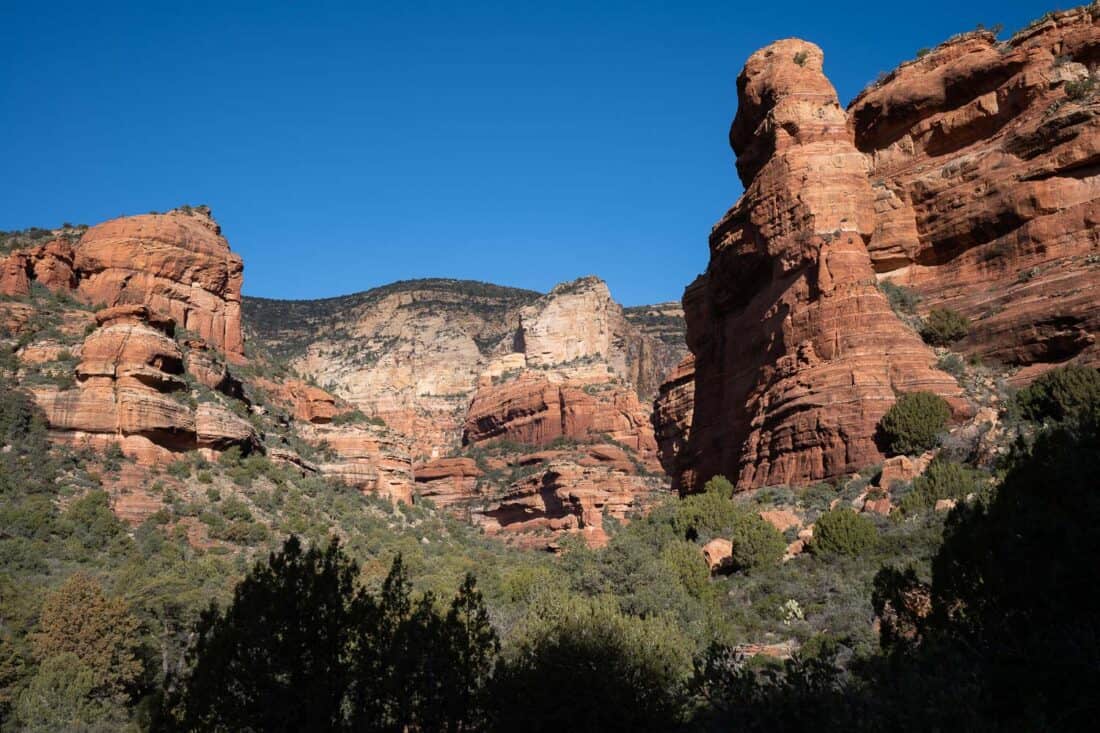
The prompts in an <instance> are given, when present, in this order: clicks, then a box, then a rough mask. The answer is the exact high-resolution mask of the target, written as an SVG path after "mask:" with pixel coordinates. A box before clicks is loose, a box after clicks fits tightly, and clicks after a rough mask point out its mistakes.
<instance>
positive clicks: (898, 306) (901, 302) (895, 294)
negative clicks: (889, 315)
mask: <svg viewBox="0 0 1100 733" xmlns="http://www.w3.org/2000/svg"><path fill="white" fill-rule="evenodd" d="M878 289H879V290H881V291H882V294H883V295H885V296H886V300H888V301H889V302H890V307H891V308H893V310H894V313H897V314H898V315H913V313H915V312H916V310H917V303H919V302H920V296H919V295H917V294H916V293H914V292H913V291H912V290H910V289H909V288H906V287H902V286H901V285H897V284H895V283H892V282H890V281H889V280H883V281H882V282H880V283H879V284H878Z"/></svg>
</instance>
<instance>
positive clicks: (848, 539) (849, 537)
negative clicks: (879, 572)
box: [810, 508, 878, 556]
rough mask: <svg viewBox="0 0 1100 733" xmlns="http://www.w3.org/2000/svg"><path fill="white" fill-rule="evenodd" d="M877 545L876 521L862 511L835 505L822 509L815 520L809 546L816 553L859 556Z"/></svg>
mask: <svg viewBox="0 0 1100 733" xmlns="http://www.w3.org/2000/svg"><path fill="white" fill-rule="evenodd" d="M877 544H878V530H877V529H875V524H874V522H872V521H871V520H870V519H868V518H867V517H865V516H863V515H862V514H856V513H855V512H853V511H852V510H850V509H845V508H838V509H832V510H830V511H827V512H825V513H824V514H822V515H821V516H820V517H818V519H817V522H815V523H814V538H813V540H812V541H811V542H810V549H811V550H812V551H813V553H814V554H815V555H853V556H855V555H861V554H863V553H864V552H866V551H867V550H870V549H872V548H874V546H875V545H877Z"/></svg>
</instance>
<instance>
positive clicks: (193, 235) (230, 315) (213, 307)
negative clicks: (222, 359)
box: [0, 207, 244, 361]
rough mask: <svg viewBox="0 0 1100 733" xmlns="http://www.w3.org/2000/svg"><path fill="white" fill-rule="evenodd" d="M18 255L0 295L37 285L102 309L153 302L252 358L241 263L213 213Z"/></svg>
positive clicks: (126, 226) (113, 226) (177, 213)
mask: <svg viewBox="0 0 1100 733" xmlns="http://www.w3.org/2000/svg"><path fill="white" fill-rule="evenodd" d="M58 234H59V235H62V234H63V235H65V236H59V237H58V238H57V239H53V240H51V241H49V242H47V243H46V244H43V245H38V246H35V247H32V248H28V249H23V250H17V251H15V252H13V253H11V254H10V255H8V257H7V258H5V259H4V260H3V261H2V262H0V273H2V275H0V291H2V292H3V293H4V294H8V295H25V294H26V293H27V292H29V284H30V282H31V281H34V282H38V283H41V284H42V285H44V286H45V287H47V288H49V289H50V290H53V291H57V292H70V293H71V294H72V295H73V296H74V297H76V298H78V299H79V300H81V301H83V302H85V303H90V304H95V305H105V306H114V305H147V306H148V307H149V309H150V311H151V312H153V313H159V314H161V315H164V316H168V317H170V318H171V319H172V320H173V321H174V322H175V323H176V324H177V325H178V326H180V327H181V328H185V329H187V330H188V331H190V332H193V333H194V334H196V335H197V336H198V337H199V338H201V339H202V340H203V341H205V342H206V343H208V344H210V345H211V346H213V347H215V348H217V349H219V350H220V351H222V352H224V354H225V355H226V357H227V358H228V359H230V360H231V361H242V360H243V359H244V341H243V338H242V335H241V281H242V272H243V265H242V262H241V258H240V257H238V256H237V255H235V254H233V253H232V252H231V251H230V250H229V244H228V243H227V242H226V241H225V238H224V237H222V236H221V230H220V228H219V227H218V225H217V224H216V223H215V222H214V220H213V219H212V218H211V216H210V212H209V209H205V208H201V207H200V208H198V209H190V208H187V209H176V210H174V211H171V212H168V213H167V214H147V215H142V216H127V217H121V218H119V219H113V220H111V221H108V222H105V223H103V224H100V225H98V226H95V227H92V228H91V229H88V230H86V231H84V232H83V233H82V234H78V233H76V232H73V231H72V230H65V231H59V232H58Z"/></svg>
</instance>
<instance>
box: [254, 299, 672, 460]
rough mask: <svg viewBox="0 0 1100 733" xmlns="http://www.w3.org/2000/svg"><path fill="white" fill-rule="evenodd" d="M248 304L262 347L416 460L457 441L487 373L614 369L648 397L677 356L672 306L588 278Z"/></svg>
mask: <svg viewBox="0 0 1100 733" xmlns="http://www.w3.org/2000/svg"><path fill="white" fill-rule="evenodd" d="M245 307H246V309H247V310H248V312H249V323H250V327H251V328H252V329H253V330H254V331H255V332H256V334H257V335H258V336H259V337H260V338H261V340H263V341H264V343H265V344H267V345H268V346H269V347H270V348H272V349H273V350H274V351H276V352H277V353H281V354H283V355H284V356H286V357H287V358H288V359H289V360H290V362H291V364H292V365H293V366H294V368H295V369H296V370H298V371H299V372H301V373H304V374H308V375H310V376H312V377H313V378H314V379H315V380H316V381H317V382H318V383H319V384H322V385H324V386H326V387H327V388H328V389H329V390H330V391H333V392H335V393H336V394H337V395H339V396H340V397H341V398H343V399H346V400H347V401H349V402H351V403H352V404H354V405H355V406H356V407H358V408H359V409H361V410H362V411H363V412H364V413H366V414H367V415H369V416H371V417H375V418H380V419H382V420H384V421H385V422H386V424H387V425H388V426H390V427H391V428H393V429H395V430H398V431H399V432H401V433H403V434H405V435H406V436H408V437H409V438H410V439H411V440H412V441H413V452H414V455H416V456H417V457H418V458H419V459H420V460H421V461H422V462H423V461H430V460H433V459H436V458H440V457H444V456H446V455H448V454H450V453H451V452H453V451H454V450H455V449H456V448H457V447H458V446H459V445H461V442H462V435H463V430H464V427H465V424H466V421H467V420H466V418H467V412H468V408H469V407H470V403H471V400H472V399H473V398H474V395H475V392H476V391H477V390H478V389H479V385H480V384H481V380H482V378H483V377H485V376H486V375H489V376H495V377H496V378H497V379H498V380H503V381H509V380H511V379H512V378H513V377H515V376H516V375H518V374H520V373H521V372H523V371H524V370H532V371H540V372H554V373H556V374H561V375H567V376H568V378H569V379H570V380H571V381H572V382H573V383H574V384H575V385H577V386H582V385H584V384H586V383H588V382H589V381H592V380H596V381H599V382H605V381H607V379H608V377H607V375H608V374H609V373H610V374H611V375H612V376H613V377H614V378H615V379H617V380H619V381H620V382H623V383H624V384H626V385H628V388H629V389H630V390H632V391H634V392H635V394H636V395H637V396H638V398H639V399H640V400H642V401H644V402H646V403H648V401H649V398H650V397H651V396H652V395H653V394H654V393H655V392H656V389H657V386H658V385H659V384H660V381H661V380H662V379H663V378H664V376H665V374H666V373H667V372H668V371H669V370H670V369H671V368H672V367H673V366H674V365H675V363H676V361H677V360H678V359H679V358H680V357H681V356H682V352H683V348H682V347H681V346H677V345H676V340H677V339H676V338H675V333H676V329H677V327H678V326H680V325H681V324H682V320H681V319H680V318H679V315H678V309H677V308H676V307H674V306H671V305H669V304H662V305H660V306H654V307H652V308H638V309H632V310H631V312H630V313H626V312H624V310H623V309H622V308H621V307H620V306H619V305H618V304H617V303H615V301H614V300H612V298H611V293H610V292H609V291H608V289H607V285H606V284H604V283H603V282H602V281H600V280H598V279H597V278H592V277H587V278H581V279H579V280H576V281H574V282H571V283H564V284H562V285H560V286H558V287H556V288H554V290H553V291H552V292H551V293H549V294H547V295H545V296H540V295H539V294H537V293H533V292H530V291H524V290H516V289H512V288H503V287H498V286H493V285H488V284H485V283H472V282H465V281H456V280H423V281H410V282H405V283H395V284H393V285H389V286H386V287H383V288H378V289H376V290H372V291H368V292H365V293H361V294H358V295H352V296H346V297H343V298H333V299H328V300H323V301H270V300H262V299H247V301H246V305H245Z"/></svg>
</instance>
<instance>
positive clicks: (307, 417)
mask: <svg viewBox="0 0 1100 733" xmlns="http://www.w3.org/2000/svg"><path fill="white" fill-rule="evenodd" d="M257 381H258V384H259V385H260V386H261V387H262V388H263V389H264V390H266V391H267V392H268V394H269V395H270V397H271V398H272V399H273V400H275V401H276V402H278V403H279V404H281V405H284V406H286V407H288V408H289V409H290V411H291V413H292V414H293V415H294V419H295V420H301V421H302V422H310V423H318V424H322V423H328V422H332V419H333V418H334V417H336V416H337V415H339V414H341V413H343V412H348V411H349V410H351V408H350V407H344V408H341V407H338V406H337V404H336V398H335V397H334V396H332V395H331V394H329V393H328V392H326V391H325V390H323V389H321V388H320V387H314V386H313V385H312V384H307V383H306V382H303V381H302V380H300V379H284V380H283V381H281V382H272V381H271V380H268V379H260V380H257Z"/></svg>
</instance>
